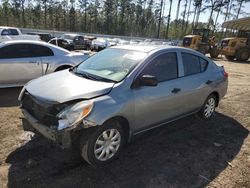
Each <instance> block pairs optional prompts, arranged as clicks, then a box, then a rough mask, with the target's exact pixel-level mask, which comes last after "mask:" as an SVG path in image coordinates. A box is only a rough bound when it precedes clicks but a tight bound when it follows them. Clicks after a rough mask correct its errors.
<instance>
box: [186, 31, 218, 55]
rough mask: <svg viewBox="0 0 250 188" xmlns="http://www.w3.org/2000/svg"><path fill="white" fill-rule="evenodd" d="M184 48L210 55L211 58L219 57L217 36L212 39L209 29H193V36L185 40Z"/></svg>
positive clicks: (188, 36) (187, 36)
mask: <svg viewBox="0 0 250 188" xmlns="http://www.w3.org/2000/svg"><path fill="white" fill-rule="evenodd" d="M183 47H186V48H191V49H193V50H196V51H199V52H201V53H203V54H210V57H211V58H216V57H218V55H219V51H218V49H217V43H216V39H215V36H212V37H210V30H209V29H193V31H192V34H191V35H186V36H185V37H184V39H183Z"/></svg>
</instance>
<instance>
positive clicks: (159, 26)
mask: <svg viewBox="0 0 250 188" xmlns="http://www.w3.org/2000/svg"><path fill="white" fill-rule="evenodd" d="M162 6H163V0H161V11H160V15H159V23H158V30H157V38H159V37H160V30H161V14H162Z"/></svg>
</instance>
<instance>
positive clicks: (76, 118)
mask: <svg viewBox="0 0 250 188" xmlns="http://www.w3.org/2000/svg"><path fill="white" fill-rule="evenodd" d="M93 106H94V104H93V102H91V101H82V102H78V103H76V104H73V105H70V106H68V107H66V108H65V109H63V110H62V111H61V112H60V113H59V114H57V118H58V119H59V120H58V128H57V129H58V130H62V129H65V128H68V127H72V126H74V125H76V124H78V123H79V122H80V121H81V120H83V119H84V118H85V117H86V116H87V115H89V113H90V112H91V110H92V108H93Z"/></svg>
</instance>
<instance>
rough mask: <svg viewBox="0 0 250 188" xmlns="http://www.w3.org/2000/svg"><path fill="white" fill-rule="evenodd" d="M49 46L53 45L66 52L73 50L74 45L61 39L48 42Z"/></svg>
mask: <svg viewBox="0 0 250 188" xmlns="http://www.w3.org/2000/svg"><path fill="white" fill-rule="evenodd" d="M48 43H50V44H54V45H56V46H60V47H61V48H64V49H66V50H69V51H72V50H73V49H74V45H73V44H72V43H70V42H69V41H68V40H65V39H61V38H57V37H56V38H53V39H51V40H50V41H48Z"/></svg>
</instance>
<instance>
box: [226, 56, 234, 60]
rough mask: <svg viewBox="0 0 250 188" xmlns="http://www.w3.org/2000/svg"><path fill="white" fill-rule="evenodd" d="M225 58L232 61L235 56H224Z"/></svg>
mask: <svg viewBox="0 0 250 188" xmlns="http://www.w3.org/2000/svg"><path fill="white" fill-rule="evenodd" d="M225 57H226V58H227V60H229V61H233V60H234V58H235V56H231V55H226V56H225Z"/></svg>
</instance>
